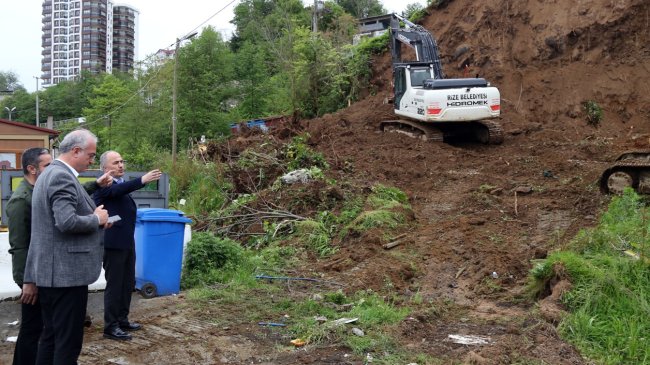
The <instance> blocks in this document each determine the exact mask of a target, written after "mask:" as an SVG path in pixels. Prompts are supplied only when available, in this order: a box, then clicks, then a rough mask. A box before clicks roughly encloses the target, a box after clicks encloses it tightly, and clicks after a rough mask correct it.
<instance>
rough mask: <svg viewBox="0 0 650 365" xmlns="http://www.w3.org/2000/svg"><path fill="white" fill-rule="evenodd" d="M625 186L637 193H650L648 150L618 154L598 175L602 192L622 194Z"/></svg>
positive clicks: (649, 154)
mask: <svg viewBox="0 0 650 365" xmlns="http://www.w3.org/2000/svg"><path fill="white" fill-rule="evenodd" d="M627 187H630V188H633V189H634V190H635V191H636V192H637V193H639V194H650V151H632V152H626V153H624V154H622V155H620V156H619V157H618V158H617V159H616V162H615V163H614V165H613V166H612V167H610V168H608V169H607V170H605V171H604V172H603V174H602V175H601V177H600V190H601V192H603V193H604V194H610V193H611V194H622V193H623V190H624V189H625V188H627Z"/></svg>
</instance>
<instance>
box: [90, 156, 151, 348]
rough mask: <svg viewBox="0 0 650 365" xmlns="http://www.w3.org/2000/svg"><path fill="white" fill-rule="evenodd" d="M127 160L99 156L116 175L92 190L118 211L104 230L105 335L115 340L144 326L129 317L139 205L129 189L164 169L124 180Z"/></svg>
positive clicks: (102, 164)
mask: <svg viewBox="0 0 650 365" xmlns="http://www.w3.org/2000/svg"><path fill="white" fill-rule="evenodd" d="M124 164H125V161H124V159H122V156H120V154H119V153H117V152H115V151H106V152H104V153H103V154H102V155H101V157H100V158H99V166H100V168H101V169H102V171H103V172H104V173H110V174H112V175H113V178H114V179H115V180H114V182H113V184H112V185H111V186H108V187H105V188H102V189H99V190H97V191H96V192H95V193H94V194H93V199H94V200H95V203H96V204H103V205H104V206H105V207H106V209H107V210H108V214H109V215H110V216H115V215H119V216H120V220H119V221H117V222H115V224H114V225H113V227H112V228H111V229H108V230H106V232H105V233H104V272H105V275H106V290H105V291H104V337H105V338H109V339H113V340H130V339H131V335H130V334H129V333H128V332H129V331H137V330H139V329H140V328H141V327H142V326H141V325H140V324H139V323H135V322H130V321H129V308H130V306H131V294H132V293H133V289H134V287H135V240H134V238H133V236H134V233H135V218H136V212H137V206H136V205H135V202H134V201H133V198H131V195H129V194H130V193H132V192H134V191H136V190H138V189H140V188H142V187H144V186H145V184H147V183H149V182H151V181H155V180H158V179H160V175H161V172H160V171H159V170H152V171H149V172H147V173H146V174H145V175H144V176H142V177H141V178H139V179H133V180H130V181H124V179H123V176H124Z"/></svg>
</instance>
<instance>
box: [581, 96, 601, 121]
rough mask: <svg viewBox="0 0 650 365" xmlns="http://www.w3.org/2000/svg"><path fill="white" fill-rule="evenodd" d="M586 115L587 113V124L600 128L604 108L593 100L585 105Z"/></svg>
mask: <svg viewBox="0 0 650 365" xmlns="http://www.w3.org/2000/svg"><path fill="white" fill-rule="evenodd" d="M584 108H585V113H587V123H589V124H590V125H592V126H594V127H598V126H599V125H600V122H601V121H602V120H603V108H601V107H600V105H598V103H596V102H595V101H593V100H587V101H585V103H584Z"/></svg>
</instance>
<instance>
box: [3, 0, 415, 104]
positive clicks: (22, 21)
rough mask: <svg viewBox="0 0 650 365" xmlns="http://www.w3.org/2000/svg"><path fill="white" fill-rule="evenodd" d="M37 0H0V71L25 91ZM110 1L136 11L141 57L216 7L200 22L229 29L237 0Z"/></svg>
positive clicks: (37, 26)
mask: <svg viewBox="0 0 650 365" xmlns="http://www.w3.org/2000/svg"><path fill="white" fill-rule="evenodd" d="M380 1H381V2H382V3H383V4H384V8H386V9H387V10H388V11H389V12H401V11H402V10H404V8H405V7H406V5H407V4H412V3H420V4H422V5H425V4H426V0H406V1H405V0H380ZM231 2H232V4H231ZM303 2H305V3H311V2H312V1H311V0H303ZM42 3H43V2H42V1H40V0H2V6H1V11H0V71H5V72H6V71H13V72H15V73H16V74H17V75H18V76H19V78H20V83H21V84H23V86H25V88H27V90H28V91H30V92H32V91H34V90H36V79H35V78H34V76H40V74H41V71H40V69H41V35H42V31H41V26H42V24H41V18H42ZM116 3H123V4H128V5H130V6H132V7H135V8H136V9H138V10H139V11H140V17H139V29H138V31H139V35H138V42H139V47H138V48H139V49H138V56H139V58H140V59H142V58H144V57H146V56H147V55H149V54H151V53H154V52H156V51H157V50H159V49H161V48H167V47H169V46H170V45H172V44H173V43H174V42H175V40H176V38H177V37H181V36H183V35H185V34H187V33H189V32H190V31H192V30H193V29H194V28H196V27H197V26H199V25H200V24H202V23H203V22H205V21H206V20H207V19H208V18H210V17H211V16H212V15H213V14H216V13H217V12H219V11H221V12H220V13H219V14H217V15H216V16H215V17H213V18H212V19H210V20H209V21H208V22H207V23H206V24H205V25H203V26H206V25H211V26H213V27H214V28H215V29H216V30H218V31H220V32H222V33H225V34H230V33H231V32H232V30H233V26H232V24H230V20H231V19H232V17H233V9H234V7H235V5H237V3H238V1H236V0H235V1H232V0H218V1H206V0H183V1H178V0H120V1H117V2H116ZM229 4H230V5H229ZM222 9H223V10H222ZM203 26H202V27H203ZM199 30H200V28H199ZM39 86H40V80H39Z"/></svg>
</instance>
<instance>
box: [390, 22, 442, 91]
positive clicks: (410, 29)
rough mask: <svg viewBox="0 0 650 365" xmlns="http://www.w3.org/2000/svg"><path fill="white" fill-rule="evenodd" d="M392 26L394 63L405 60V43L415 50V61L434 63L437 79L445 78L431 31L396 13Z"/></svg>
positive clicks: (391, 39) (391, 38)
mask: <svg viewBox="0 0 650 365" xmlns="http://www.w3.org/2000/svg"><path fill="white" fill-rule="evenodd" d="M400 21H402V22H403V23H404V25H405V27H404V28H402V26H401V24H400ZM390 28H391V29H390V31H391V37H390V42H391V47H390V49H391V52H392V56H393V64H398V63H402V62H404V61H403V60H402V49H401V45H402V44H404V45H406V46H407V47H409V48H412V49H413V50H414V51H415V57H416V59H415V61H417V62H426V63H430V64H432V65H433V72H434V78H435V79H444V78H445V75H444V73H443V72H442V65H441V63H440V54H439V52H438V44H437V43H436V40H435V39H434V38H433V36H431V33H429V32H428V31H427V30H426V29H424V28H423V27H422V26H421V25H417V24H414V23H412V22H410V21H409V20H408V19H406V18H404V17H402V16H399V15H397V14H394V13H393V18H392V19H391V26H390Z"/></svg>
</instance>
